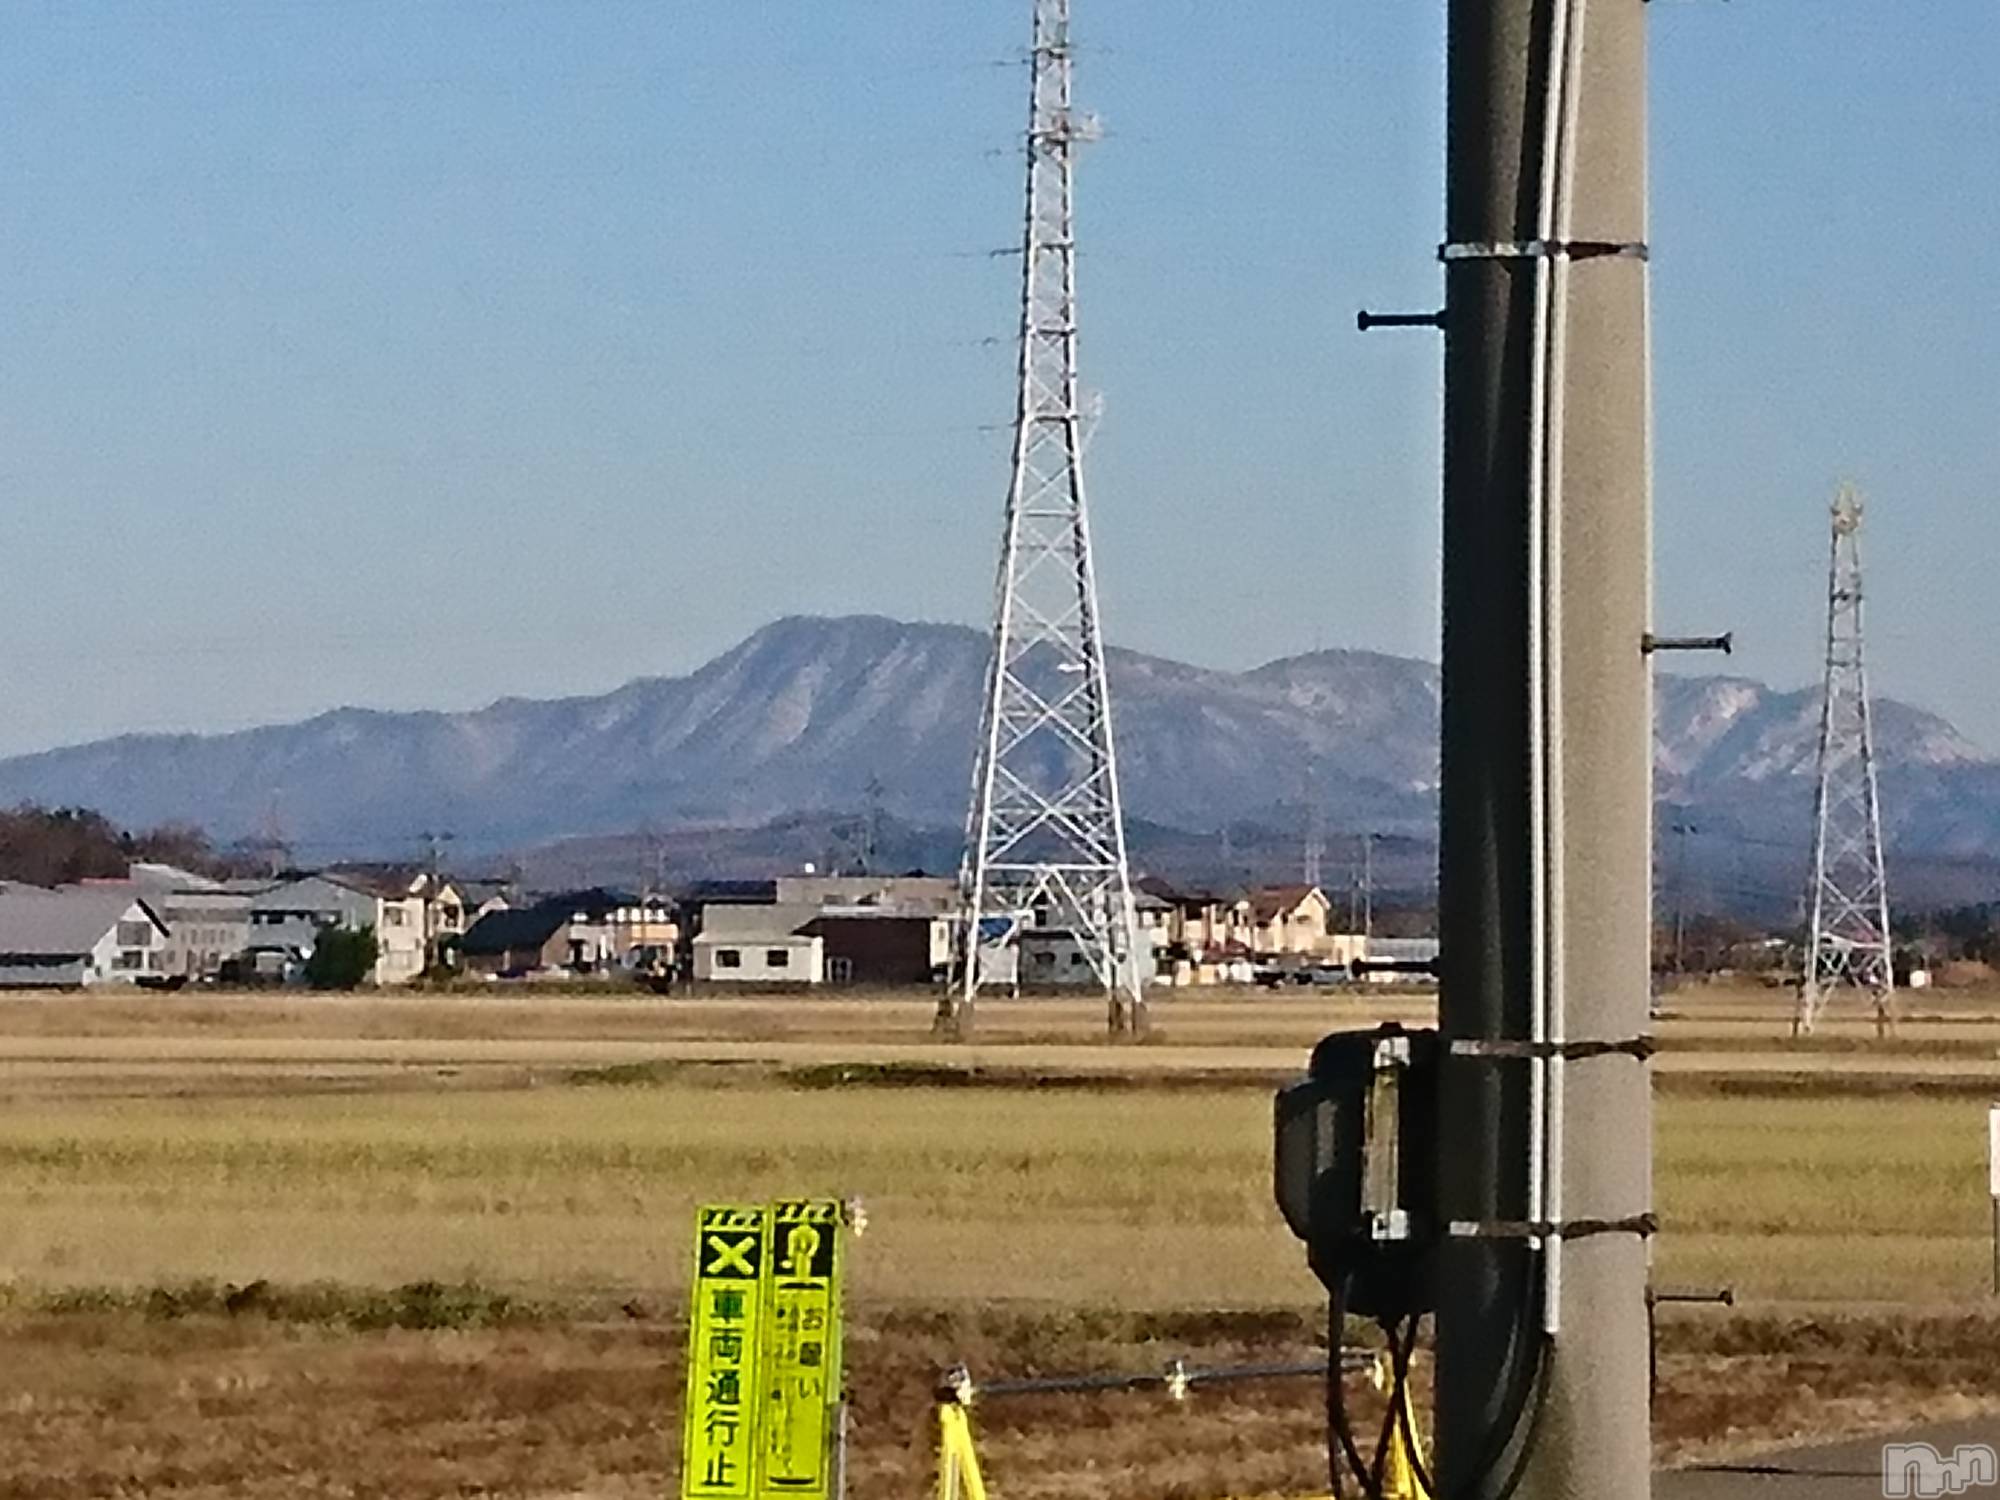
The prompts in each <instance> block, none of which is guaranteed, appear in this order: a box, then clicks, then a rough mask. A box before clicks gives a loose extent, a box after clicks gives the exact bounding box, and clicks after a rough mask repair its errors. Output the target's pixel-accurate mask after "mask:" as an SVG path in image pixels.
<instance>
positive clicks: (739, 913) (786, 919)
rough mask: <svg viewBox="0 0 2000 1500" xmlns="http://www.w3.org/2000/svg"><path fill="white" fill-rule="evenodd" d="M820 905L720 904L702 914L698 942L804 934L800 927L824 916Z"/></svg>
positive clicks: (774, 938) (746, 940) (763, 939)
mask: <svg viewBox="0 0 2000 1500" xmlns="http://www.w3.org/2000/svg"><path fill="white" fill-rule="evenodd" d="M824 915H825V912H824V910H823V909H822V908H821V907H818V906H807V905H805V904H803V903H794V904H792V905H790V906H763V905H757V906H733V905H725V904H720V903H718V904H716V905H713V906H709V907H705V908H704V909H703V911H702V914H701V935H700V936H699V937H698V938H696V939H695V941H696V942H698V943H711V944H712V943H762V942H776V941H778V940H780V939H783V938H790V937H800V936H804V935H805V934H802V933H801V932H800V930H799V929H800V928H802V927H804V926H806V924H807V923H809V922H811V921H812V920H813V919H814V918H816V917H820V916H824Z"/></svg>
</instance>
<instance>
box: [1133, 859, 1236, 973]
mask: <svg viewBox="0 0 2000 1500" xmlns="http://www.w3.org/2000/svg"><path fill="white" fill-rule="evenodd" d="M1136 891H1137V899H1139V900H1140V901H1142V902H1143V903H1145V904H1143V905H1141V907H1140V917H1141V925H1142V926H1145V927H1148V928H1150V930H1151V932H1152V935H1153V951H1154V953H1155V954H1156V955H1157V958H1158V965H1159V971H1160V975H1161V977H1162V978H1163V979H1165V980H1166V981H1167V982H1168V983H1170V984H1176V985H1188V984H1226V983H1233V982H1238V981H1241V982H1244V983H1247V982H1248V981H1249V978H1250V973H1251V966H1252V957H1253V948H1252V942H1253V940H1254V937H1255V932H1254V923H1253V921H1252V918H1251V901H1250V899H1249V898H1248V897H1244V896H1221V895H1217V894H1215V893H1213V892H1210V891H1182V890H1178V889H1176V888H1175V887H1174V886H1172V885H1170V884H1168V883H1167V882H1166V881H1164V880H1160V879H1157V878H1154V877H1147V878H1145V879H1143V880H1140V881H1138V882H1137V886H1136ZM1149 909H1150V911H1151V912H1152V917H1151V920H1150V921H1148V920H1147V914H1148V911H1149Z"/></svg>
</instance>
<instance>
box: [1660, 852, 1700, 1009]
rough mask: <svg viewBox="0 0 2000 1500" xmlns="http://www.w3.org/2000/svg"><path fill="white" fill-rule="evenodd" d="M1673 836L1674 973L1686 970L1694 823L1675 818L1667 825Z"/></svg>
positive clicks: (1681, 972)
mask: <svg viewBox="0 0 2000 1500" xmlns="http://www.w3.org/2000/svg"><path fill="white" fill-rule="evenodd" d="M1667 831H1668V832H1669V833H1671V834H1672V835H1673V836H1674V973H1675V974H1677V975H1678V974H1683V973H1685V972H1687V963H1686V949H1685V945H1686V941H1687V840H1688V835H1689V834H1691V833H1697V832H1699V831H1700V830H1699V829H1697V828H1696V827H1695V826H1694V824H1692V823H1689V822H1687V821H1685V820H1681V819H1677V820H1675V821H1674V822H1672V823H1669V824H1668V825H1667Z"/></svg>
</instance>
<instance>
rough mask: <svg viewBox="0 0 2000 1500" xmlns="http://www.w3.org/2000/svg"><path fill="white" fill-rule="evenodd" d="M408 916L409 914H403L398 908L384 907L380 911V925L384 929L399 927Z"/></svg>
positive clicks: (401, 909)
mask: <svg viewBox="0 0 2000 1500" xmlns="http://www.w3.org/2000/svg"><path fill="white" fill-rule="evenodd" d="M408 915H409V913H407V912H405V911H404V910H403V908H402V907H400V906H387V907H384V908H383V909H382V925H383V926H384V927H401V926H402V925H403V919H404V918H405V917H407V916H408Z"/></svg>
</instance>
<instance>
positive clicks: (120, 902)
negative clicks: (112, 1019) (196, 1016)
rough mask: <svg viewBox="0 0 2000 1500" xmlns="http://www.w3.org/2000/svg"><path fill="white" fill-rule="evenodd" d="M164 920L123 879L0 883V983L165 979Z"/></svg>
mask: <svg viewBox="0 0 2000 1500" xmlns="http://www.w3.org/2000/svg"><path fill="white" fill-rule="evenodd" d="M167 940H168V933H167V924H166V923H165V922H163V921H161V920H160V917H159V914H158V913H156V912H155V911H154V910H153V908H152V907H151V906H150V905H149V904H148V903H147V901H146V899H145V898H144V897H143V896H141V895H140V894H138V893H137V891H136V890H135V889H134V888H132V887H131V886H129V885H126V884H124V883H122V882H120V883H118V884H114V885H106V886H88V885H85V886H63V887H61V888H60V889H57V890H44V889H43V888H41V887H39V886H32V885H15V884H12V883H9V884H5V885H0V986H5V987H8V988H23V987H26V988H35V989H41V988H57V989H82V988H89V987H92V986H96V985H102V984H134V983H137V982H138V981H139V980H141V979H147V980H159V979H164V978H166V967H165V953H166V948H167Z"/></svg>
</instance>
